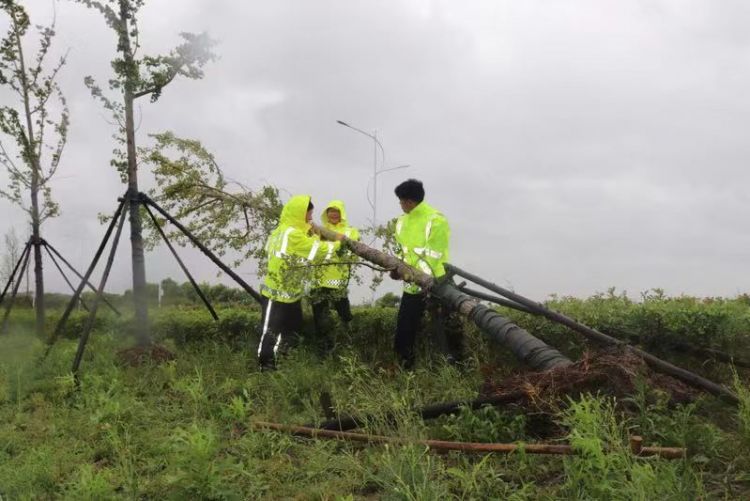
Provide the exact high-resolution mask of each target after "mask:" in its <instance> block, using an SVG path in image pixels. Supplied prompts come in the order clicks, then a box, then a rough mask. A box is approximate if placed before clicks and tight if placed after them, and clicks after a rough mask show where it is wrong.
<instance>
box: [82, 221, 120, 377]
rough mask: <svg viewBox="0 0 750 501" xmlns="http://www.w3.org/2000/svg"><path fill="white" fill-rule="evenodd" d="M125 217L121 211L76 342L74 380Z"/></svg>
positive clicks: (113, 258)
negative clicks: (92, 301) (92, 300)
mask: <svg viewBox="0 0 750 501" xmlns="http://www.w3.org/2000/svg"><path fill="white" fill-rule="evenodd" d="M126 216H127V212H126V211H124V210H123V211H122V214H120V218H119V219H120V221H119V223H118V224H117V233H115V237H114V239H113V240H112V248H111V249H110V251H109V257H108V258H107V264H106V265H105V267H104V272H103V273H102V278H101V281H100V282H99V288H98V289H97V290H96V295H95V296H94V303H93V304H92V305H91V311H90V312H89V316H88V318H87V319H86V325H85V326H84V328H83V332H81V337H80V338H79V340H78V350H77V351H76V356H75V359H74V360H73V367H72V369H71V371H72V372H73V375H74V376H75V377H76V379H77V378H78V369H79V368H80V366H81V360H82V359H83V352H84V350H85V349H86V343H87V342H88V340H89V335H90V334H91V329H92V328H93V327H94V320H95V319H96V310H97V309H98V308H99V302H100V301H101V299H102V297H103V294H104V286H105V285H106V284H107V279H108V278H109V272H110V270H111V269H112V263H113V262H114V260H115V254H116V253H117V244H118V243H120V235H122V227H123V226H124V225H125V218H126Z"/></svg>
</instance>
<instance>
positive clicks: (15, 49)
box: [0, 0, 69, 335]
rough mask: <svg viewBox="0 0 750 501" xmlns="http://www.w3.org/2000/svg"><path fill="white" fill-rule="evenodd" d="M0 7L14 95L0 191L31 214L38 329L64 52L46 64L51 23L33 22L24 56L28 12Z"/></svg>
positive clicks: (59, 140) (1, 68) (2, 111)
mask: <svg viewBox="0 0 750 501" xmlns="http://www.w3.org/2000/svg"><path fill="white" fill-rule="evenodd" d="M0 9H2V11H3V12H4V13H5V14H6V15H7V16H8V18H9V21H10V23H9V28H8V32H7V34H6V36H5V38H3V39H2V41H0V85H3V86H5V87H7V88H9V89H11V90H12V91H13V92H14V93H15V94H16V95H17V96H18V104H17V107H16V106H11V105H3V106H0V132H2V133H3V134H4V135H5V136H7V137H9V138H11V139H12V141H13V142H14V143H15V145H14V148H13V150H11V148H10V147H6V145H4V144H3V143H1V142H0V164H2V166H3V167H5V169H6V170H7V171H8V174H9V176H10V182H9V183H8V186H7V187H6V188H4V189H1V190H0V196H2V197H4V198H6V199H8V200H10V201H11V202H13V203H14V204H17V205H18V206H20V207H21V208H22V209H23V210H24V211H25V212H26V213H27V214H28V215H29V217H30V219H31V236H32V239H33V244H34V247H33V248H34V283H35V295H36V297H35V305H36V330H37V334H39V335H42V334H43V332H44V276H43V266H42V250H41V236H40V233H41V230H40V228H41V225H42V223H43V222H44V221H45V220H46V219H48V218H50V217H54V216H57V215H58V214H59V207H58V205H57V204H56V203H55V202H54V200H53V199H52V194H51V191H50V187H49V185H48V183H49V181H50V179H52V177H53V176H54V175H55V172H57V168H58V166H59V165H60V158H61V155H62V152H63V148H64V147H65V143H66V141H67V138H68V124H69V113H68V107H67V105H66V103H65V97H64V96H63V94H62V92H61V90H60V87H59V86H58V84H57V81H56V79H57V75H58V73H59V71H60V69H61V68H62V67H63V66H64V65H65V56H63V57H61V58H60V59H59V60H58V61H57V63H55V64H52V65H49V66H48V65H47V62H46V61H47V56H48V55H49V53H50V48H51V46H52V40H53V38H54V36H55V25H54V22H53V23H52V25H51V26H47V27H43V26H37V27H36V28H37V30H38V32H39V48H38V50H37V51H36V54H35V55H34V57H33V58H32V59H29V57H28V55H27V53H26V52H25V49H26V48H27V47H28V44H27V34H28V32H29V28H30V27H31V21H30V20H29V16H28V14H27V13H26V11H25V9H24V8H23V7H22V6H21V5H20V4H19V3H18V2H16V1H14V0H0ZM53 112H54V116H53ZM27 195H28V196H29V200H28V203H27V202H26V196H27Z"/></svg>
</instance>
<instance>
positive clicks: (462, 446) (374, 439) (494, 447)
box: [251, 421, 687, 459]
mask: <svg viewBox="0 0 750 501" xmlns="http://www.w3.org/2000/svg"><path fill="white" fill-rule="evenodd" d="M251 427H252V428H253V429H255V430H273V431H280V432H283V433H290V434H292V435H298V436H303V437H311V438H332V439H340V440H349V441H355V442H365V443H370V444H397V445H421V446H424V447H429V448H430V449H432V450H434V451H437V452H449V451H459V452H466V453H481V454H487V453H503V454H508V453H512V452H516V451H519V452H520V451H523V452H524V453H526V454H557V455H574V454H576V453H577V451H576V450H575V449H574V448H573V447H571V446H570V445H564V444H520V443H519V444H485V443H478V442H451V441H446V440H414V439H408V438H401V437H388V436H384V435H367V434H364V433H352V432H348V431H333V430H321V429H318V428H309V427H307V426H293V425H287V424H279V423H267V422H263V421H256V422H253V423H251ZM642 442H643V439H641V437H632V438H631V440H630V447H631V451H633V453H634V454H637V455H639V456H658V457H661V458H664V459H679V458H683V457H685V455H686V452H687V451H686V450H685V449H684V448H681V447H643V446H642V445H641V444H642Z"/></svg>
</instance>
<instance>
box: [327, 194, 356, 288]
mask: <svg viewBox="0 0 750 501" xmlns="http://www.w3.org/2000/svg"><path fill="white" fill-rule="evenodd" d="M328 209H338V211H339V212H340V213H341V220H340V221H339V222H338V224H333V223H331V222H330V221H329V220H328ZM320 220H321V221H322V222H323V226H325V227H326V228H328V229H329V230H332V231H335V232H337V233H343V234H344V235H346V237H347V238H350V239H352V240H359V231H357V228H355V227H353V226H349V221H348V219H347V217H346V208H345V207H344V202H342V201H341V200H331V202H329V203H328V205H326V207H325V209H323V213H322V214H321V216H320ZM353 259H354V258H353V256H352V253H351V252H350V251H349V250H348V249H347V250H346V251H345V252H344V253H343V254H340V255H339V256H338V257H337V258H336V259H335V261H339V262H351V261H352V260H353ZM335 261H334V262H335ZM350 274H351V265H346V264H339V265H331V266H324V267H323V270H322V272H321V275H320V281H319V283H318V285H319V286H320V287H324V288H326V289H343V288H346V287H347V286H348V285H349V275H350Z"/></svg>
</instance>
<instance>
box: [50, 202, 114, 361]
mask: <svg viewBox="0 0 750 501" xmlns="http://www.w3.org/2000/svg"><path fill="white" fill-rule="evenodd" d="M124 206H125V199H122V200H121V201H120V205H118V206H117V210H116V211H115V213H114V215H113V216H112V220H111V221H110V222H109V226H108V227H107V231H106V233H105V234H104V238H102V241H101V243H100V244H99V248H98V249H97V250H96V254H95V255H94V259H93V260H92V261H91V264H90V265H89V269H88V270H86V273H85V274H84V276H83V279H82V280H81V283H80V284H78V287H77V288H76V291H75V293H74V294H73V297H72V298H71V299H70V301H69V302H68V306H66V307H65V311H64V312H63V314H62V316H61V317H60V320H59V321H58V322H57V326H56V327H55V331H54V332H53V334H52V336H51V337H50V339H49V340H48V341H47V343H48V345H49V346H48V348H47V351H46V352H45V354H44V356H45V357H46V356H47V355H49V352H50V349H51V348H52V345H53V344H54V343H55V341H57V338H58V337H60V334H61V333H62V331H63V329H64V328H65V324H66V323H67V322H68V317H70V313H71V312H72V311H73V308H74V307H75V305H76V303H77V302H78V298H80V297H81V292H82V291H83V288H84V287H86V283H87V282H88V281H89V279H90V278H91V274H92V273H93V272H94V268H96V265H97V263H98V262H99V258H101V256H102V253H103V252H104V249H105V248H106V247H107V242H108V241H109V237H110V236H111V235H112V231H113V230H114V228H115V225H116V224H117V222H118V220H119V219H120V214H122V212H123V207H124Z"/></svg>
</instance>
